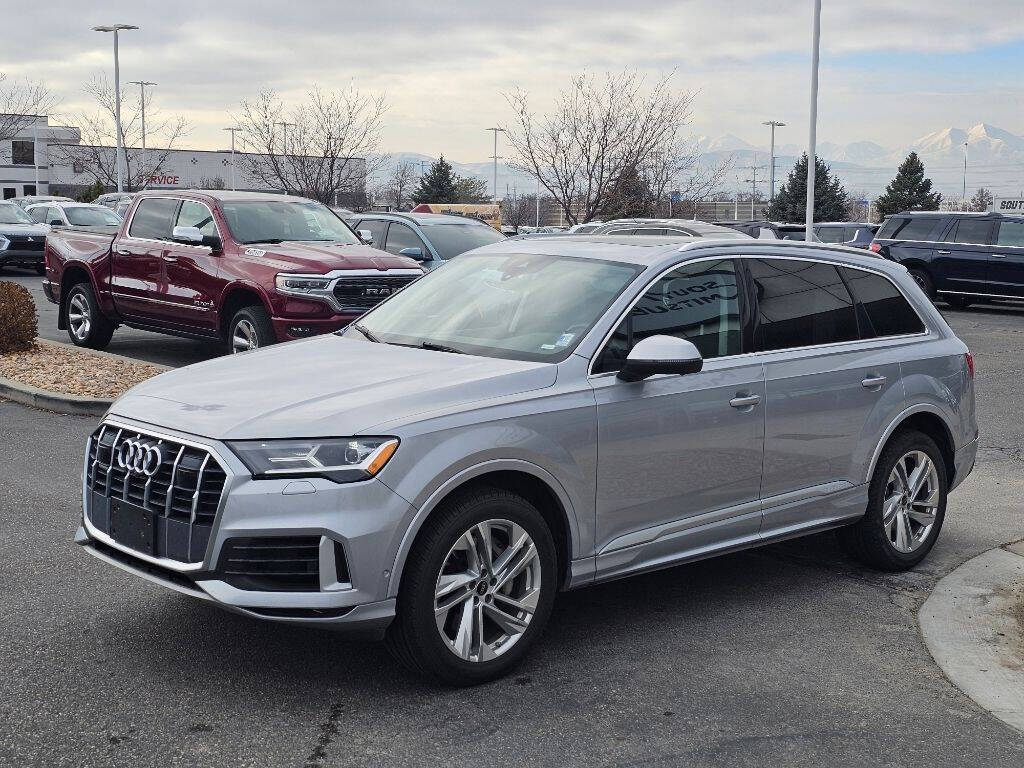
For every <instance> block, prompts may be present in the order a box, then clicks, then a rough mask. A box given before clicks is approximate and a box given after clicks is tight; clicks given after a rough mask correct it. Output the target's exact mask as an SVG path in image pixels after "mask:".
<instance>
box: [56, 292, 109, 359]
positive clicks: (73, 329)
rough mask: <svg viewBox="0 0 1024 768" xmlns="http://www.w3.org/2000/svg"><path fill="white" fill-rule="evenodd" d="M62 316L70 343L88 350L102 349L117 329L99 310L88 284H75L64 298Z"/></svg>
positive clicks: (94, 295)
mask: <svg viewBox="0 0 1024 768" xmlns="http://www.w3.org/2000/svg"><path fill="white" fill-rule="evenodd" d="M64 314H65V317H67V321H68V336H70V337H71V343H72V344H74V345H75V346H78V347H88V348H89V349H104V348H105V347H106V346H107V344H109V343H110V337H111V336H113V335H114V329H115V328H116V327H117V325H116V324H115V323H113V322H112V321H111V320H110V318H108V317H107V316H106V315H104V314H103V312H102V310H100V306H99V302H97V301H96V294H94V293H93V292H92V285H90V284H89V283H77V284H75V285H73V286H71V289H70V290H69V291H68V292H67V295H66V296H65V297H64Z"/></svg>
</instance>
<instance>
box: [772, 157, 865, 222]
mask: <svg viewBox="0 0 1024 768" xmlns="http://www.w3.org/2000/svg"><path fill="white" fill-rule="evenodd" d="M849 202H850V201H849V197H848V196H847V194H846V190H845V189H843V185H842V184H840V183H839V179H838V178H837V177H836V176H834V175H833V174H832V169H831V168H829V167H828V165H826V164H825V162H824V161H823V160H822V159H821V158H817V157H816V158H815V159H814V220H815V221H844V220H845V219H846V216H847V210H848V208H849ZM768 218H769V219H771V220H772V221H785V222H790V223H793V224H799V223H802V222H805V221H806V220H807V153H806V152H805V153H804V154H803V156H802V157H801V158H800V159H799V160H797V161H796V165H794V166H793V170H792V171H790V173H789V178H788V179H786V181H785V183H784V184H783V185H782V186H781V187H779V191H778V192H776V193H775V200H773V201H772V204H771V205H770V206H769V207H768Z"/></svg>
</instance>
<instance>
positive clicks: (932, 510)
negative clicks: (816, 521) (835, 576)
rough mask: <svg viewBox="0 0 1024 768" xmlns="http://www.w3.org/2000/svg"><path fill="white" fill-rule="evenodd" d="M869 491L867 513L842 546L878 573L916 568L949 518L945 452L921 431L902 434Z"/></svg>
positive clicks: (842, 536) (846, 532)
mask: <svg viewBox="0 0 1024 768" xmlns="http://www.w3.org/2000/svg"><path fill="white" fill-rule="evenodd" d="M868 488H869V490H868V508H867V512H866V513H865V515H864V517H862V518H861V519H860V520H858V521H857V522H856V523H854V524H853V525H851V526H847V527H846V528H841V529H840V530H839V540H840V542H841V543H842V544H843V546H844V547H845V549H846V550H847V551H848V552H849V553H850V554H851V555H852V556H853V557H855V558H857V559H858V560H860V561H861V562H862V563H864V564H865V565H868V566H871V567H872V568H878V569H879V570H883V571H906V570H909V569H910V568H913V567H914V566H915V565H917V564H918V563H920V562H921V561H922V560H924V558H925V555H927V554H928V552H929V550H931V548H932V546H933V545H934V544H935V540H936V539H937V538H938V536H939V531H940V530H942V521H943V520H944V519H945V517H946V491H947V489H948V479H947V478H946V464H945V461H944V460H943V458H942V453H941V452H940V451H939V447H938V446H937V445H936V444H935V441H934V440H932V439H931V438H930V437H928V435H925V434H923V433H921V432H918V431H916V430H906V431H903V432H897V433H896V435H895V436H894V437H893V438H892V439H891V440H890V441H889V443H888V444H887V445H886V446H885V450H883V451H882V455H881V456H880V457H879V458H878V463H877V464H876V465H875V473H874V475H872V477H871V484H870V486H869V487H868Z"/></svg>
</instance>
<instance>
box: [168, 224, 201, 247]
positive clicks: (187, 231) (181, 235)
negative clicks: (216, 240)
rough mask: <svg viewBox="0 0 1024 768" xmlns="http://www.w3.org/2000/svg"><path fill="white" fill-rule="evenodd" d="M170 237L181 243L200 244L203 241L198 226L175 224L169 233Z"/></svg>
mask: <svg viewBox="0 0 1024 768" xmlns="http://www.w3.org/2000/svg"><path fill="white" fill-rule="evenodd" d="M171 237H172V238H174V239H175V240H179V241H181V242H183V243H195V244H196V245H201V244H202V242H203V233H202V232H200V231H199V227H182V226H177V227H175V228H174V231H173V232H172V233H171Z"/></svg>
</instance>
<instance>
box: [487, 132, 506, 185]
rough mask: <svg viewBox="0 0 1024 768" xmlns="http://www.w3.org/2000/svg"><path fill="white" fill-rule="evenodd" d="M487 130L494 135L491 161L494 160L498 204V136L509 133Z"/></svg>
mask: <svg viewBox="0 0 1024 768" xmlns="http://www.w3.org/2000/svg"><path fill="white" fill-rule="evenodd" d="M486 130H488V131H492V132H493V133H494V154H493V155H491V159H493V160H494V202H498V134H499V133H508V131H506V130H505V129H504V128H487V129H486Z"/></svg>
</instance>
